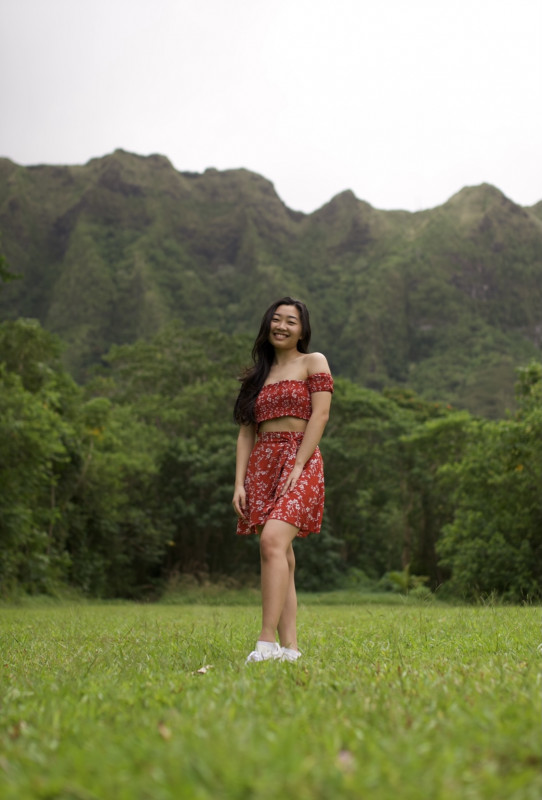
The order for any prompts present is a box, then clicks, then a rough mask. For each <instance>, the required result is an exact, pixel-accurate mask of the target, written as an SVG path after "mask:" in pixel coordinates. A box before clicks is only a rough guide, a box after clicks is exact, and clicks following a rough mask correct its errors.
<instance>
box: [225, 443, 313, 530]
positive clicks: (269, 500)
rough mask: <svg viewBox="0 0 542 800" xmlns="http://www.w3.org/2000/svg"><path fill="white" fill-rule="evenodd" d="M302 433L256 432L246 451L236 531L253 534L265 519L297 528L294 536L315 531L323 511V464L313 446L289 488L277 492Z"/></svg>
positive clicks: (291, 463) (289, 470)
mask: <svg viewBox="0 0 542 800" xmlns="http://www.w3.org/2000/svg"><path fill="white" fill-rule="evenodd" d="M303 436H304V434H303V433H293V432H290V431H278V432H271V431H268V432H265V433H261V434H259V435H258V439H257V441H256V444H255V446H254V448H253V450H252V452H251V454H250V459H249V462H248V468H247V474H246V478H245V491H246V498H247V507H246V508H245V517H240V518H239V519H238V522H237V533H238V534H239V535H242V536H243V535H247V534H250V533H257V532H258V531H257V527H258V526H263V525H265V523H266V522H267V520H268V519H280V520H282V521H283V522H289V523H290V525H295V527H296V528H299V531H298V534H297V535H298V536H301V537H305V536H308V535H309V533H319V532H320V528H321V525H322V514H323V512H324V464H323V460H322V455H321V453H320V449H319V448H318V447H317V448H316V450H315V451H314V453H313V454H312V456H311V457H310V458H309V460H308V461H307V463H306V464H305V466H304V467H303V472H302V473H301V476H300V477H299V480H298V481H297V483H296V485H295V486H294V488H293V489H290V491H288V492H287V493H286V494H285V495H284V496H282V497H281V496H280V492H281V489H282V487H283V486H284V483H285V481H286V479H287V478H288V476H289V474H290V472H291V471H292V469H293V467H294V464H295V458H296V454H297V451H298V449H299V447H300V445H301V442H302V441H303Z"/></svg>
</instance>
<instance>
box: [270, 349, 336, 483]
mask: <svg viewBox="0 0 542 800" xmlns="http://www.w3.org/2000/svg"><path fill="white" fill-rule="evenodd" d="M307 366H308V370H309V375H314V374H315V373H317V372H329V371H330V370H329V366H328V363H327V360H326V358H325V356H323V355H322V353H311V354H310V356H309V357H308V364H307ZM311 404H312V413H311V416H310V419H309V421H308V423H307V427H306V428H305V434H304V436H303V441H302V443H301V447H300V448H299V450H298V451H297V456H296V459H295V466H294V468H293V469H292V471H291V472H290V475H289V476H288V480H287V481H286V483H285V484H284V487H283V489H282V492H281V494H286V492H287V491H289V489H293V487H294V486H295V485H296V483H297V481H298V479H299V476H300V475H301V473H302V471H303V467H304V466H305V464H306V463H307V461H308V460H309V458H310V457H311V456H312V454H313V453H314V451H315V450H316V448H317V446H318V443H319V442H320V439H321V438H322V434H323V433H324V430H325V427H326V424H327V421H328V419H329V409H330V407H331V392H313V393H312V394H311Z"/></svg>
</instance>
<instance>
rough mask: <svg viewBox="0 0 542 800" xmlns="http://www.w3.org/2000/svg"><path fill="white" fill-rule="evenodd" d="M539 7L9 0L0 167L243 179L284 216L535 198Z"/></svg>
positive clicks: (539, 177)
mask: <svg viewBox="0 0 542 800" xmlns="http://www.w3.org/2000/svg"><path fill="white" fill-rule="evenodd" d="M541 99H542V0H453V1H452V0H446V2H443V0H370V1H369V0H1V2H0V109H1V111H0V155H3V156H7V157H8V158H11V159H12V160H14V161H16V162H18V163H20V164H37V163H57V164H82V163H85V162H86V161H88V160H89V159H90V158H93V157H95V156H102V155H105V154H107V153H110V152H112V151H113V150H115V149H116V148H118V147H121V148H123V149H125V150H129V151H131V152H134V153H139V154H141V155H148V154H151V153H161V154H163V155H166V156H167V157H168V158H169V159H170V160H171V161H172V163H173V164H174V166H175V167H176V168H177V169H179V170H190V171H197V172H201V171H203V170H205V169H206V168H207V167H216V168H218V169H229V168H232V167H246V168H248V169H250V170H253V171H254V172H258V173H260V174H261V175H264V176H265V177H266V178H268V179H269V180H271V181H272V182H273V183H274V184H275V188H276V190H277V192H278V193H279V195H280V197H281V198H282V199H283V200H284V202H285V203H286V204H287V205H288V206H290V208H293V209H298V210H301V211H306V212H310V211H313V210H314V209H316V208H318V207H320V206H321V205H323V204H324V203H326V202H328V201H329V200H330V199H331V198H332V197H333V196H334V195H335V194H337V193H338V192H340V191H343V190H344V189H352V190H353V191H354V193H355V194H356V195H357V196H358V197H359V198H361V199H363V200H366V201H367V202H369V203H371V204H372V205H373V206H376V207H377V208H383V209H392V208H404V209H408V210H411V211H415V210H419V209H421V208H432V207H434V206H436V205H440V204H441V203H444V202H445V201H446V200H447V199H448V198H449V197H450V196H451V195H452V194H454V193H455V192H457V191H459V189H461V188H462V187H463V186H466V185H475V184H479V183H483V182H487V183H491V184H493V185H495V186H497V187H498V188H499V189H501V190H502V191H503V192H504V193H505V194H507V195H508V196H509V197H510V198H511V199H512V200H514V201H515V202H517V203H519V204H521V205H531V204H533V203H535V202H538V201H539V200H542V158H541V155H540V151H541V147H542V111H541V109H542V102H541Z"/></svg>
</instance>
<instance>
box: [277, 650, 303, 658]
mask: <svg viewBox="0 0 542 800" xmlns="http://www.w3.org/2000/svg"><path fill="white" fill-rule="evenodd" d="M298 658H301V653H300V652H299V650H292V648H291V647H283V648H282V658H281V659H280V660H281V661H297V659H298Z"/></svg>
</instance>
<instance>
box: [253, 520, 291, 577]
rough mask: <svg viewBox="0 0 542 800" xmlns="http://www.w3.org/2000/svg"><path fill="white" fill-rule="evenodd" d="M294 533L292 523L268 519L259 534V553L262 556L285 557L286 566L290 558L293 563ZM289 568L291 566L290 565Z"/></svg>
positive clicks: (265, 557) (289, 563)
mask: <svg viewBox="0 0 542 800" xmlns="http://www.w3.org/2000/svg"><path fill="white" fill-rule="evenodd" d="M295 534H296V529H295V527H294V526H293V525H289V524H288V523H287V522H280V521H278V520H270V521H269V522H268V523H267V524H266V525H264V528H263V530H262V532H261V534H260V553H261V556H262V558H264V559H267V558H274V557H276V556H281V557H284V556H285V557H286V558H287V560H288V566H290V565H291V562H292V559H293V564H294V565H295V558H294V552H293V548H292V539H293V537H294V536H295ZM290 568H291V566H290Z"/></svg>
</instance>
